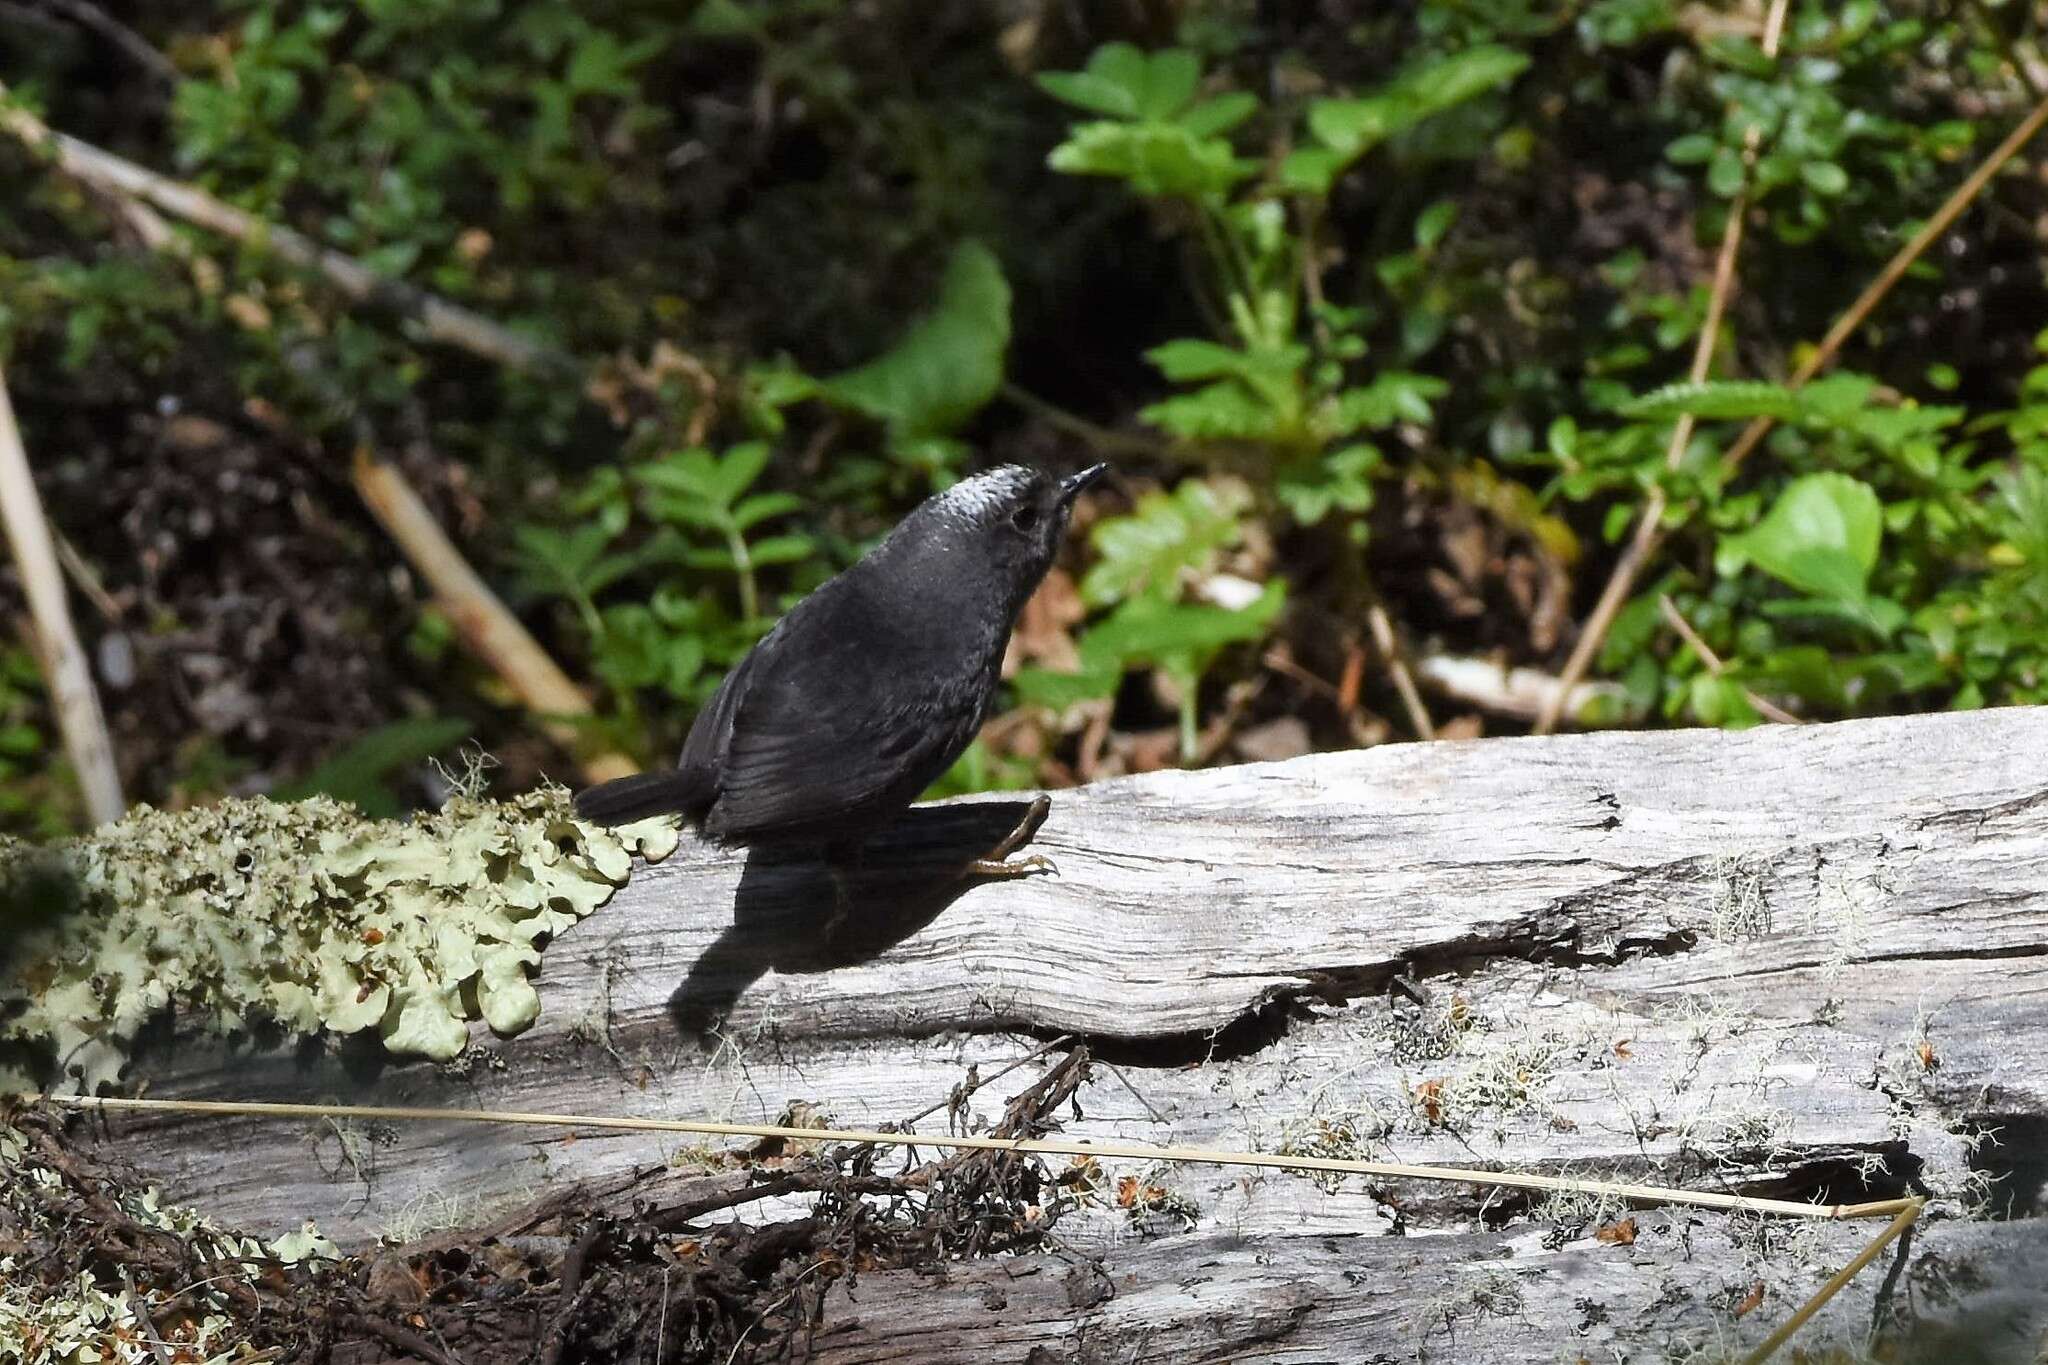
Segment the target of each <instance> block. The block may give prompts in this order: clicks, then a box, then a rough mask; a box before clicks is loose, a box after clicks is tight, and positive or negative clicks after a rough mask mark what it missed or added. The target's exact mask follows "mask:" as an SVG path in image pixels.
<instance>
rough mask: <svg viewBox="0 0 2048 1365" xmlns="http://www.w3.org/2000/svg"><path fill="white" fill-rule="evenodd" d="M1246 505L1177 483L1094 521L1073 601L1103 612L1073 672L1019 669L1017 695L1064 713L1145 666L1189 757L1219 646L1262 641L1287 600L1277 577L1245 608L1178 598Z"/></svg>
mask: <svg viewBox="0 0 2048 1365" xmlns="http://www.w3.org/2000/svg"><path fill="white" fill-rule="evenodd" d="M1250 503H1251V498H1250V495H1249V492H1248V491H1247V490H1246V489H1245V488H1244V487H1243V486H1242V485H1241V484H1237V483H1234V482H1219V481H1210V480H1203V479H1187V480H1184V481H1182V483H1181V484H1180V486H1179V487H1177V488H1176V489H1174V491H1173V492H1171V493H1164V492H1154V493H1150V494H1147V495H1146V496H1145V497H1143V498H1141V499H1140V500H1139V502H1138V505H1137V507H1136V508H1135V509H1134V510H1133V511H1132V512H1131V513H1130V514H1129V515H1127V516H1121V517H1107V518H1104V519H1103V520H1102V521H1100V522H1097V523H1096V524H1095V526H1094V528H1093V529H1092V531H1091V532H1090V540H1091V542H1092V544H1093V546H1094V548H1095V550H1096V552H1097V554H1098V555H1099V556H1100V557H1099V559H1098V560H1097V562H1096V564H1095V566H1094V567H1093V568H1092V569H1090V570H1089V572H1088V574H1087V575H1086V576H1085V577H1084V578H1083V579H1082V581H1081V598H1082V600H1083V601H1084V602H1085V603H1087V604H1088V605H1090V606H1092V607H1098V608H1099V607H1110V608H1111V610H1110V611H1109V612H1108V614H1107V615H1105V616H1103V617H1101V618H1100V619H1099V620H1097V621H1095V622H1094V623H1093V624H1092V625H1090V626H1089V627H1088V630H1087V632H1086V633H1085V634H1084V635H1083V636H1082V637H1081V640H1080V643H1079V646H1078V652H1079V654H1080V667H1079V669H1078V670H1076V671H1074V672H1072V673H1061V672H1055V671H1052V670H1050V669H1044V668H1026V669H1020V670H1019V671H1018V673H1017V677H1016V679H1015V686H1016V690H1017V695H1018V697H1019V698H1020V699H1021V700H1023V701H1025V702H1027V703H1032V704H1036V705H1041V706H1046V707H1050V708H1052V709H1053V710H1064V709H1066V708H1067V707H1070V706H1073V705H1075V704H1076V703H1079V702H1083V701H1096V700H1102V699H1106V698H1108V697H1111V696H1113V695H1115V693H1116V691H1117V689H1118V687H1119V686H1120V685H1121V683H1122V681H1123V678H1124V675H1125V674H1127V673H1129V672H1131V671H1133V670H1136V669H1147V668H1149V669H1155V670H1157V671H1158V672H1159V673H1161V674H1162V675H1163V676H1164V677H1165V679H1166V681H1167V683H1168V685H1169V687H1170V688H1171V689H1172V692H1173V694H1174V696H1175V698H1176V701H1177V703H1178V710H1179V718H1180V750H1181V756H1182V758H1183V759H1184V760H1185V759H1191V758H1193V757H1194V756H1195V752H1196V746H1197V735H1198V731H1199V720H1200V692H1201V684H1202V678H1203V676H1204V675H1205V674H1207V673H1208V671H1209V669H1210V667H1211V666H1212V665H1213V664H1214V663H1215V662H1216V660H1217V658H1218V656H1219V655H1220V654H1221V653H1222V652H1223V650H1224V649H1226V648H1227V647H1228V646H1231V645H1235V644H1245V643H1251V642H1254V641H1257V640H1259V639H1262V638H1264V636H1265V635H1266V633H1267V632H1268V631H1269V630H1270V629H1271V628H1272V626H1273V623H1274V622H1275V620H1277V618H1278V617H1279V614H1280V611H1281V609H1282V608H1283V607H1284V606H1285V604H1286V600H1287V591H1286V584H1285V583H1284V582H1283V581H1282V580H1280V579H1277V578H1276V579H1274V580H1273V581H1272V582H1270V583H1268V584H1267V585H1266V586H1265V587H1264V588H1263V589H1258V590H1256V591H1255V594H1254V596H1253V598H1252V600H1251V601H1249V602H1243V603H1238V604H1234V605H1231V606H1219V605H1215V604H1214V603H1209V602H1190V601H1187V600H1185V598H1186V596H1187V595H1188V593H1189V592H1190V590H1193V589H1197V588H1199V587H1200V586H1201V585H1203V584H1205V583H1207V582H1209V581H1211V580H1212V579H1213V577H1214V572H1215V567H1216V563H1217V560H1218V558H1219V557H1220V555H1221V553H1222V551H1224V550H1225V549H1227V548H1229V547H1231V546H1233V545H1235V544H1237V543H1238V541H1239V540H1240V539H1241V538H1242V537H1243V534H1244V525H1243V521H1244V516H1245V513H1246V512H1247V511H1248V509H1249V507H1250Z"/></svg>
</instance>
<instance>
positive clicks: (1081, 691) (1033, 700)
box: [1010, 662, 1123, 711]
mask: <svg viewBox="0 0 2048 1365" xmlns="http://www.w3.org/2000/svg"><path fill="white" fill-rule="evenodd" d="M1122 681H1123V670H1122V669H1121V668H1119V667H1118V666H1117V665H1116V664H1115V663H1114V662H1111V663H1104V664H1098V665H1097V666H1096V667H1094V668H1086V667H1084V668H1082V669H1081V670H1080V671H1079V672H1077V673H1056V672H1054V671H1053V670H1052V669H1049V668H1039V667H1036V666H1032V667H1028V668H1020V669H1018V670H1017V676H1016V677H1014V678H1012V679H1011V680H1010V685H1011V686H1012V687H1013V688H1015V689H1016V692H1017V700H1018V701H1020V702H1023V703H1025V704H1026V705H1029V706H1046V707H1050V708H1052V709H1053V710H1055V711H1064V710H1066V709H1067V708H1068V707H1070V706H1077V705H1079V704H1080V703H1082V702H1084V701H1103V700H1106V699H1107V698H1109V697H1111V696H1113V695H1115V693H1116V689H1117V684H1119V683H1120V682H1122Z"/></svg>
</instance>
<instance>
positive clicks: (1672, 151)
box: [1664, 133, 1721, 166]
mask: <svg viewBox="0 0 2048 1365" xmlns="http://www.w3.org/2000/svg"><path fill="white" fill-rule="evenodd" d="M1720 145H1721V144H1720V143H1719V142H1717V141H1715V140H1714V139H1713V138H1711V137H1708V136H1707V135H1706V134H1705V133H1687V134H1686V135H1685V136H1684V137H1682V138H1679V139H1677V140H1676V141H1674V142H1672V143H1671V145H1670V146H1668V147H1666V148H1665V149H1664V159H1665V160H1666V161H1669V162H1671V163H1673V164H1674V165H1679V166H1697V165H1699V164H1700V163H1701V162H1703V161H1705V160H1706V159H1707V158H1708V157H1710V156H1712V155H1713V154H1714V149H1715V148H1716V147H1718V146H1720Z"/></svg>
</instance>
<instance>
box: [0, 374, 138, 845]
mask: <svg viewBox="0 0 2048 1365" xmlns="http://www.w3.org/2000/svg"><path fill="white" fill-rule="evenodd" d="M0 518H4V519H5V521H6V524H7V543H8V545H9V546H10V547H12V549H13V551H14V562H15V566H16V567H17V568H18V569H19V570H20V571H21V583H22V589H23V591H24V592H25V593H26V594H27V596H28V609H29V615H30V617H31V618H32V619H33V620H34V622H35V631H36V653H37V655H38V662H39V663H41V665H42V668H43V677H44V679H45V680H46V681H47V682H48V683H49V687H50V706H51V709H53V710H54V711H56V713H57V725H58V728H60V729H61V730H63V732H64V747H65V749H66V750H67V751H68V752H69V753H70V755H71V766H72V767H73V768H74V769H76V770H77V773H78V784H79V786H80V787H82V788H84V790H85V807H86V810H87V812H88V813H89V814H90V815H91V816H92V820H93V823H94V824H105V823H106V822H107V821H109V820H118V819H120V818H121V813H122V812H123V811H125V810H127V809H128V803H127V802H126V801H125V800H123V799H122V796H121V774H120V771H119V769H117V768H116V767H115V766H114V742H113V740H112V738H110V737H109V735H108V734H107V718H106V716H105V715H104V714H102V713H101V711H100V697H99V692H98V691H97V690H96V689H95V688H94V687H93V684H92V670H91V668H90V667H89V666H88V665H87V663H86V660H85V649H84V647H83V646H81V645H80V644H79V642H78V632H77V630H75V629H74V628H73V627H72V624H71V611H70V609H69V608H68V607H67V606H66V605H65V602H64V575H63V571H62V570H61V569H59V568H58V566H57V551H56V547H55V545H54V544H53V542H52V541H51V538H50V523H49V521H48V520H47V519H46V518H45V517H44V516H43V503H42V499H41V498H40V497H38V496H37V495H36V484H35V478H34V476H33V475H32V474H31V473H30V472H29V465H28V451H27V450H26V449H25V448H24V447H23V445H22V440H21V428H20V427H19V426H17V425H16V424H15V420H14V405H13V403H12V402H11V401H10V400H9V399H8V396H7V379H6V376H5V374H4V373H0Z"/></svg>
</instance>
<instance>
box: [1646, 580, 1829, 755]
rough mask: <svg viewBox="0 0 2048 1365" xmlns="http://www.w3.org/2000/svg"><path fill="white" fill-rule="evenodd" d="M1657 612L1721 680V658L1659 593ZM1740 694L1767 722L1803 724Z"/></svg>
mask: <svg viewBox="0 0 2048 1365" xmlns="http://www.w3.org/2000/svg"><path fill="white" fill-rule="evenodd" d="M1657 610H1658V611H1660V612H1662V613H1663V616H1664V620H1665V622H1666V624H1668V625H1669V626H1670V627H1671V628H1672V629H1673V630H1675V631H1677V632H1678V638H1679V639H1681V640H1683V641H1685V642H1686V644H1688V645H1690V646H1691V647H1692V652H1693V653H1695V654H1697V655H1699V658H1700V662H1701V663H1703V664H1705V665H1706V666H1707V672H1709V673H1711V674H1713V675H1714V676H1715V677H1717V678H1718V677H1720V676H1721V672H1722V670H1723V669H1725V668H1727V667H1728V665H1727V664H1725V663H1723V662H1722V661H1721V656H1720V655H1718V654H1716V653H1715V652H1714V649H1713V646H1712V645H1709V644H1708V643H1707V642H1706V640H1705V639H1704V638H1702V637H1701V635H1700V633H1699V632H1698V631H1696V630H1694V629H1693V628H1692V622H1690V621H1688V620H1686V619H1685V614H1684V613H1683V612H1681V611H1679V609H1678V608H1677V606H1676V605H1674V604H1673V602H1672V601H1671V599H1670V598H1669V597H1666V596H1665V595H1663V594H1662V593H1659V594H1658V596H1657ZM1742 695H1743V697H1744V698H1745V699H1746V700H1747V701H1748V702H1749V704H1750V705H1751V706H1754V707H1755V708H1756V710H1757V714H1758V715H1760V716H1762V717H1764V718H1765V719H1766V720H1774V721H1776V722H1778V724H1780V725H1800V724H1803V723H1804V722H1802V721H1801V720H1800V719H1799V717H1797V716H1795V715H1793V714H1792V713H1791V712H1790V711H1787V710H1786V709H1785V708H1784V707H1782V706H1780V705H1778V704H1777V703H1776V702H1773V701H1770V700H1768V699H1767V698H1764V697H1761V696H1758V695H1757V694H1756V693H1755V692H1753V691H1751V690H1750V689H1749V688H1747V687H1745V688H1743V689H1742Z"/></svg>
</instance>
